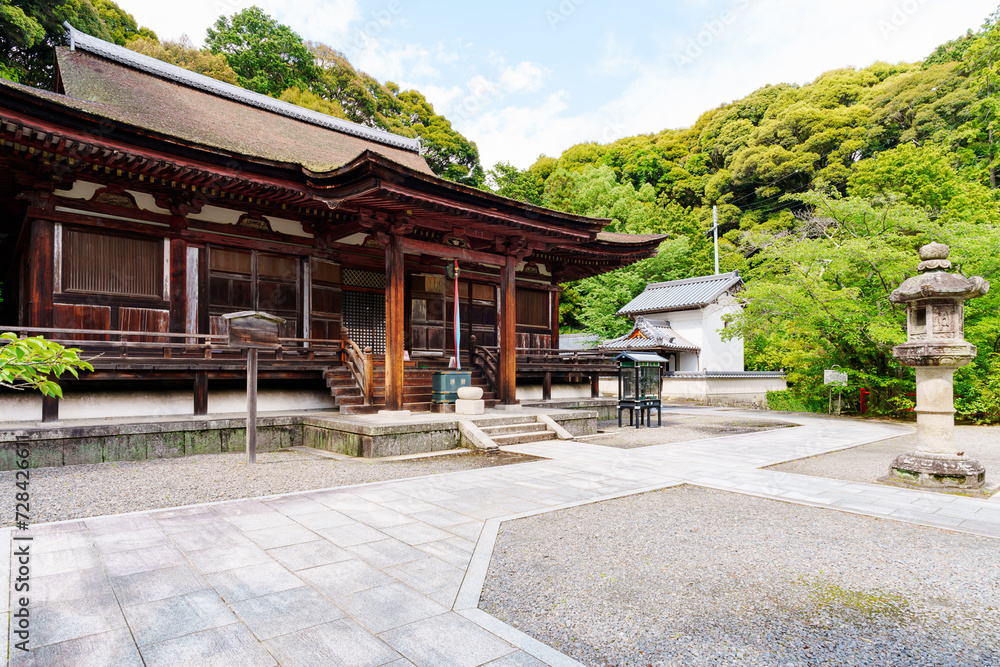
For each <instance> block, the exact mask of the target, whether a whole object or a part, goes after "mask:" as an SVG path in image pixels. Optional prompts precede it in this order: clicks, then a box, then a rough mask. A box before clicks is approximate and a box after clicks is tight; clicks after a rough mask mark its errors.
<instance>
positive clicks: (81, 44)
mask: <svg viewBox="0 0 1000 667" xmlns="http://www.w3.org/2000/svg"><path fill="white" fill-rule="evenodd" d="M64 25H65V26H66V31H67V36H68V39H69V48H70V50H73V51H75V50H81V51H84V52H86V53H90V54H92V55H95V56H99V57H101V58H106V59H108V60H112V61H114V62H117V63H119V64H122V65H125V66H127V67H132V68H134V69H137V70H140V71H142V72H145V73H147V74H152V75H154V76H158V77H160V78H163V79H166V80H168V81H171V82H173V83H178V84H181V85H184V86H188V87H191V88H195V89H198V90H201V91H204V92H207V93H210V94H213V95H218V96H219V97H225V98H227V99H230V100H233V101H236V102H240V103H242V104H246V105H249V106H253V107H257V108H258V109H263V110H265V111H270V112H271V113H276V114H279V115H282V116H286V117H288V118H293V119H295V120H299V121H303V122H306V123H311V124H313V125H318V126H320V127H324V128H327V129H331V130H335V131H338V132H343V133H345V134H350V135H353V136H356V137H360V138H362V139H367V140H369V141H374V142H377V143H380V144H385V145H387V146H393V147H395V148H401V149H403V150H408V151H411V152H413V153H418V154H419V153H420V139H419V138H417V139H411V138H409V137H404V136H401V135H398V134H393V133H392V132H387V131H385V130H381V129H376V128H372V127H367V126H365V125H360V124H358V123H354V122H351V121H349V120H344V119H342V118H337V117H335V116H330V115H328V114H325V113H321V112H319V111H313V110H312V109H306V108H305V107H300V106H298V105H297V104H291V103H290V102H284V101H282V100H279V99H276V98H273V97H270V96H268V95H262V94H261V93H256V92H254V91H252V90H248V89H246V88H241V87H239V86H234V85H233V84H231V83H226V82H225V81H219V80H218V79H213V78H212V77H210V76H206V75H204V74H198V73H197V72H192V71H191V70H187V69H184V68H183V67H178V66H177V65H172V64H170V63H168V62H164V61H162V60H157V59H156V58H153V57H151V56H147V55H145V54H142V53H139V52H137V51H133V50H132V49H129V48H126V47H124V46H118V45H117V44H112V43H111V42H106V41H104V40H103V39H98V38H97V37H94V36H92V35H88V34H87V33H84V32H80V31H79V30H77V29H76V28H74V27H73V26H71V25H70V24H69V23H65V24H64Z"/></svg>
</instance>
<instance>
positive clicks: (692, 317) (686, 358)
mask: <svg viewBox="0 0 1000 667" xmlns="http://www.w3.org/2000/svg"><path fill="white" fill-rule="evenodd" d="M649 317H652V318H654V319H658V320H666V321H667V322H670V328H671V329H673V330H674V331H676V332H677V333H678V334H680V335H681V337H682V338H684V339H685V340H688V341H690V342H692V343H694V344H695V345H697V346H698V347H703V345H704V343H703V339H704V337H705V327H704V326H703V324H702V314H701V309H700V308H697V309H693V310H674V311H670V312H668V313H659V314H657V313H651V314H650V315H649ZM679 357H680V358H679V359H678V368H676V369H675V370H678V371H684V372H691V371H700V370H702V368H701V366H700V365H699V363H700V360H699V358H698V353H696V352H681V353H680V355H679Z"/></svg>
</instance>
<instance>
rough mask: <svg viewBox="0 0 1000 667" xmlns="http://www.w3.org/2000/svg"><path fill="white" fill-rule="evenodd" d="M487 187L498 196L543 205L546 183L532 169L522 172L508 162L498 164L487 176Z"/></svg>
mask: <svg viewBox="0 0 1000 667" xmlns="http://www.w3.org/2000/svg"><path fill="white" fill-rule="evenodd" d="M486 180H487V185H489V188H490V189H491V190H493V192H495V193H497V194H498V195H503V196H504V197H510V198H511V199H518V200H520V201H523V202H527V203H529V204H535V205H541V203H542V188H543V187H544V181H543V180H542V179H541V178H540V177H539V176H538V174H537V173H535V172H532V171H531V170H530V169H525V170H524V171H521V170H520V169H518V168H517V167H515V166H513V165H512V164H510V163H508V162H498V163H496V164H495V165H493V168H492V169H490V170H489V172H487V174H486Z"/></svg>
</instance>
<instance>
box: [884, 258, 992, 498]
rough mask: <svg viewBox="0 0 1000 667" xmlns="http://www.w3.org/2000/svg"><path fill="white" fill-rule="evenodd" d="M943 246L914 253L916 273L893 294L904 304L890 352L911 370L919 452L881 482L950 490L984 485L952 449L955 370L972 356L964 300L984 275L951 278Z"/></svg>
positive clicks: (979, 291)
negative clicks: (898, 340)
mask: <svg viewBox="0 0 1000 667" xmlns="http://www.w3.org/2000/svg"><path fill="white" fill-rule="evenodd" d="M948 253H949V249H948V246H946V245H944V244H942V243H930V244H928V245H925V246H924V247H922V248H921V249H920V260H921V262H920V264H919V265H918V266H917V270H918V271H920V274H919V275H917V276H914V277H912V278H908V279H907V280H906V281H904V282H903V284H902V285H900V286H899V287H898V288H896V289H895V290H894V291H893V292H892V294H890V295H889V300H890V301H892V302H893V303H904V304H906V342H905V343H903V344H902V345H897V346H896V347H895V348H893V351H892V354H893V356H894V357H896V358H897V359H898V360H899V361H900V363H902V364H904V365H906V366H912V367H914V368H915V369H916V376H917V405H916V410H915V412H916V413H917V447H916V450H915V451H911V452H906V453H905V454H900V455H899V456H897V457H896V459H895V460H894V461H893V462H892V465H891V466H890V468H889V476H888V478H884V479H885V481H889V482H894V483H903V484H906V485H912V486H918V487H924V488H937V489H955V490H965V489H968V490H975V489H980V488H982V487H983V485H984V484H985V481H986V470H985V469H984V468H983V466H982V464H980V463H979V461H976V460H974V459H970V458H967V457H965V456H963V453H962V452H959V451H957V450H956V449H955V405H954V402H953V400H954V375H955V369H956V368H960V367H962V366H965V365H966V364H968V363H969V362H970V361H972V360H973V359H975V358H976V346H975V345H972V344H971V343H968V342H966V340H965V312H964V309H965V300H966V299H972V298H974V297H977V296H982V295H983V294H986V292H987V291H988V290H989V289H990V284H989V283H988V282H986V280H984V279H983V278H980V277H975V278H966V277H965V276H963V275H961V274H959V273H951V272H949V271H948V269H950V268H951V262H950V261H949V260H948Z"/></svg>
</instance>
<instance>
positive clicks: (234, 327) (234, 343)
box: [223, 310, 285, 463]
mask: <svg viewBox="0 0 1000 667" xmlns="http://www.w3.org/2000/svg"><path fill="white" fill-rule="evenodd" d="M223 317H224V318H225V319H226V320H227V321H228V322H229V346H230V347H240V348H246V350H247V463H256V462H257V351H258V350H260V349H261V348H263V349H277V348H280V347H281V343H279V342H278V326H279V325H281V324H284V323H285V320H283V319H282V318H280V317H275V316H274V315H268V314H267V313H260V312H257V311H253V310H244V311H241V312H238V313H228V314H226V315H223Z"/></svg>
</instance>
